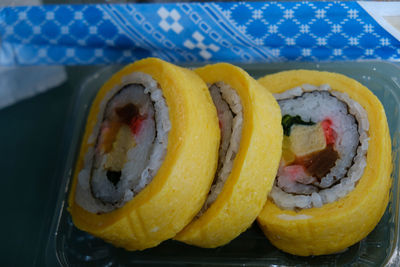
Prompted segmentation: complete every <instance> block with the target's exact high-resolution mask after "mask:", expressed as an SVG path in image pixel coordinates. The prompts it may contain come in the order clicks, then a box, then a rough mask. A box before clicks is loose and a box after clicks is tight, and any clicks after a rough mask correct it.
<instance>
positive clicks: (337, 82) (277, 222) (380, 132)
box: [258, 70, 392, 256]
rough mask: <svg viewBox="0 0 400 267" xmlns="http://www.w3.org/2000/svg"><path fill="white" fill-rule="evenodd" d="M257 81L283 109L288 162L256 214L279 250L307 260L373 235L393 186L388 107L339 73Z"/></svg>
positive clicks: (284, 157) (284, 148)
mask: <svg viewBox="0 0 400 267" xmlns="http://www.w3.org/2000/svg"><path fill="white" fill-rule="evenodd" d="M259 82H260V83H261V84H262V85H263V86H264V87H265V88H267V89H268V90H269V91H271V92H272V93H274V96H275V97H276V99H277V100H278V103H279V106H280V108H281V111H282V127H283V129H284V138H283V145H282V158H281V162H280V167H279V170H278V173H277V175H276V179H275V183H274V186H273V188H272V190H271V192H270V194H269V197H268V200H267V202H266V205H265V206H264V208H263V210H262V212H261V213H260V215H259V217H258V222H259V225H260V227H261V228H262V230H263V231H264V233H265V235H266V236H267V237H268V239H269V240H270V241H271V243H272V244H273V245H275V246H276V247H278V248H279V249H281V250H283V251H285V252H288V253H291V254H295V255H301V256H309V255H322V254H331V253H337V252H340V251H342V250H344V249H346V248H347V247H349V246H351V245H353V244H355V243H356V242H358V241H360V240H361V239H363V238H364V237H366V236H367V235H368V233H369V232H371V231H372V230H373V229H374V227H375V226H376V225H377V223H378V222H379V220H380V219H381V217H382V215H383V213H384V212H385V209H386V206H387V204H388V199H389V189H390V185H391V179H390V174H391V167H392V165H391V141H390V135H389V130H388V124H387V120H386V116H385V112H384V109H383V107H382V105H381V103H380V102H379V100H378V99H377V98H376V97H375V96H374V95H373V94H372V92H370V91H369V90H368V89H367V88H366V87H364V86H363V85H362V84H360V83H359V82H357V81H355V80H353V79H351V78H348V77H346V76H344V75H341V74H336V73H328V72H318V71H309V70H293V71H286V72H281V73H277V74H272V75H267V76H266V77H264V78H261V79H260V80H259Z"/></svg>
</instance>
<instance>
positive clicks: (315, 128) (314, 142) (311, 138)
mask: <svg viewBox="0 0 400 267" xmlns="http://www.w3.org/2000/svg"><path fill="white" fill-rule="evenodd" d="M289 139H290V148H291V151H292V152H293V153H294V154H295V155H296V156H299V157H301V156H305V155H308V154H311V153H313V152H318V151H321V150H324V149H325V148H326V140H325V134H324V130H323V129H322V127H321V123H317V124H314V125H293V126H292V130H291V133H290V136H289Z"/></svg>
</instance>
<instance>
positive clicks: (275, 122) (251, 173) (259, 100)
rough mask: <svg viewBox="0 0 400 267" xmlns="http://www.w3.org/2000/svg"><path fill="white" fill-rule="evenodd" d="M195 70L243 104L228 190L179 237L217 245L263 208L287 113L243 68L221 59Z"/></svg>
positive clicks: (275, 168)
mask: <svg viewBox="0 0 400 267" xmlns="http://www.w3.org/2000/svg"><path fill="white" fill-rule="evenodd" d="M195 72H196V73H197V74H198V75H200V77H201V78H202V79H203V80H204V81H205V82H206V83H207V84H209V85H212V84H215V83H216V82H220V81H222V82H224V83H225V84H227V85H229V86H230V87H231V88H232V89H234V90H235V91H236V92H237V94H238V96H239V97H240V100H241V104H242V107H243V127H242V136H241V140H240V147H239V151H238V154H237V155H236V157H235V159H234V162H233V168H232V171H231V173H230V174H229V176H228V178H227V180H226V182H225V184H224V186H223V188H222V191H221V192H220V193H219V195H218V197H217V199H216V200H215V202H214V203H212V204H211V206H210V207H208V209H207V210H206V211H205V212H204V213H203V214H202V215H201V216H200V217H199V218H198V219H195V220H193V221H192V222H191V223H190V224H189V225H188V226H186V227H185V228H184V230H183V231H182V232H180V233H179V234H178V235H177V236H176V237H175V238H174V239H176V240H179V241H182V242H185V243H187V244H191V245H196V246H200V247H205V248H213V247H217V246H221V245H224V244H226V243H228V242H230V241H231V240H232V239H234V238H235V237H237V236H238V235H239V234H240V233H242V232H243V231H245V230H246V229H247V228H248V227H249V226H251V224H252V223H253V221H254V220H255V219H256V218H257V215H258V214H259V212H260V211H261V209H262V207H263V205H264V203H265V201H266V198H267V195H268V193H269V191H270V190H271V188H272V185H273V180H274V178H275V174H276V171H277V169H278V165H279V160H280V156H281V146H282V136H283V134H282V127H281V113H280V109H279V106H278V104H277V102H276V101H275V99H274V98H273V96H272V94H271V93H269V92H268V91H267V90H265V89H264V88H263V87H262V86H261V85H260V84H258V83H257V81H255V80H254V79H253V78H251V77H250V76H249V75H248V74H247V73H246V72H245V71H244V70H242V69H240V68H238V67H235V66H233V65H230V64H226V63H220V64H215V65H209V66H205V67H202V68H199V69H196V70H195Z"/></svg>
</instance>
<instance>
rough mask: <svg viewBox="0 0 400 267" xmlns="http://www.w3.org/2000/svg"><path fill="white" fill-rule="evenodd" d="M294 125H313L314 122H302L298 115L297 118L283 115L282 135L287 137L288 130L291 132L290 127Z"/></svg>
mask: <svg viewBox="0 0 400 267" xmlns="http://www.w3.org/2000/svg"><path fill="white" fill-rule="evenodd" d="M295 124H301V125H314V124H315V122H312V121H311V120H310V121H309V122H306V121H303V120H302V119H301V117H300V116H299V115H297V116H290V115H285V116H283V117H282V127H283V133H284V134H285V135H286V136H289V135H290V130H291V128H292V126H293V125H295Z"/></svg>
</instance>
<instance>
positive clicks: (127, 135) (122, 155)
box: [104, 125, 136, 171]
mask: <svg viewBox="0 0 400 267" xmlns="http://www.w3.org/2000/svg"><path fill="white" fill-rule="evenodd" d="M135 145H136V143H135V137H134V136H133V134H132V131H131V129H130V127H129V126H127V125H121V127H120V128H119V130H118V134H117V136H116V138H115V141H114V143H113V145H112V146H113V147H112V150H111V151H110V153H108V155H107V161H106V163H105V165H104V168H105V169H109V170H117V171H119V170H121V169H122V168H123V166H124V164H125V162H126V157H127V156H128V155H127V153H128V150H129V149H131V148H132V147H134V146H135Z"/></svg>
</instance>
